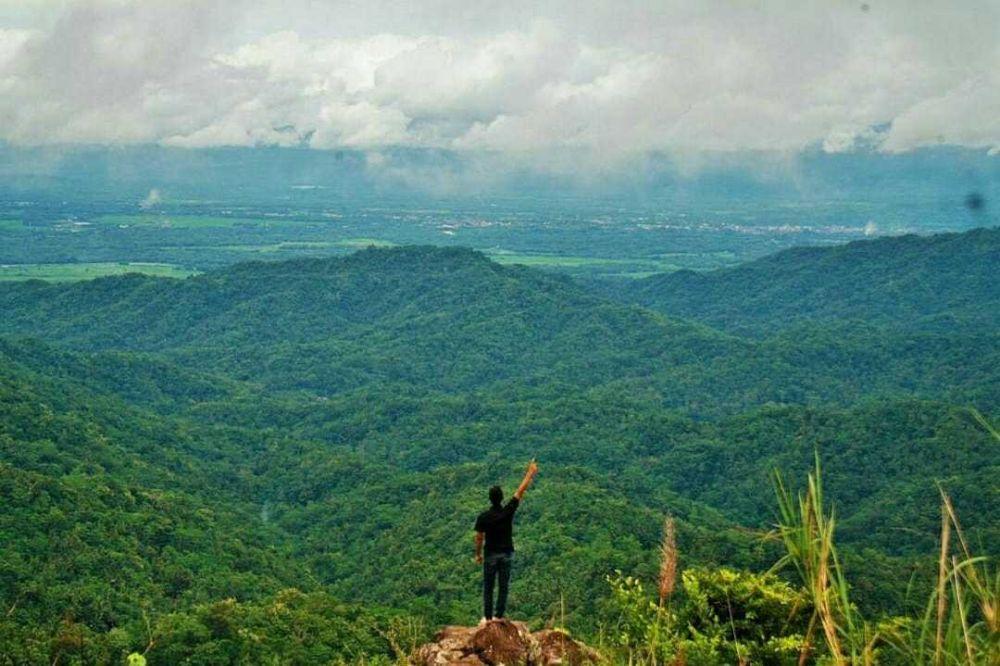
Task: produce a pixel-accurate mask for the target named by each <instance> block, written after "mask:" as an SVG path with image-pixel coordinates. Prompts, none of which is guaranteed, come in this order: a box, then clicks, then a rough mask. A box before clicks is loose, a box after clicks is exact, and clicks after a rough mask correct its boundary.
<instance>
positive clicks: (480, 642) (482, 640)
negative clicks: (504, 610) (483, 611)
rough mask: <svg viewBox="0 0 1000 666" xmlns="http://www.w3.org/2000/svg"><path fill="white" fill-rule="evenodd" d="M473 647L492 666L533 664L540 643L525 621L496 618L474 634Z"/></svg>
mask: <svg viewBox="0 0 1000 666" xmlns="http://www.w3.org/2000/svg"><path fill="white" fill-rule="evenodd" d="M472 648H473V650H475V651H476V654H477V655H479V658H480V659H482V660H483V661H485V662H486V663H487V664H491V666H498V665H499V664H504V665H505V666H513V665H514V664H518V665H520V664H533V663H536V661H535V660H534V659H533V658H532V657H534V656H535V653H537V651H538V645H537V643H536V642H535V641H533V640H532V637H531V633H530V632H529V631H528V627H527V625H525V624H524V623H523V622H511V621H510V620H495V621H493V622H487V623H486V625H485V626H483V627H482V628H481V629H479V631H477V632H476V633H475V634H473V636H472Z"/></svg>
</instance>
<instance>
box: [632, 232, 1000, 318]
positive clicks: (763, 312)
mask: <svg viewBox="0 0 1000 666" xmlns="http://www.w3.org/2000/svg"><path fill="white" fill-rule="evenodd" d="M618 296H619V297H620V298H622V299H624V300H626V301H628V302H632V303H638V304H641V305H644V306H646V307H650V308H653V309H655V310H658V311H660V312H663V313H665V314H667V315H669V316H672V317H684V318H690V319H695V320H697V321H701V322H703V323H706V324H709V325H711V326H714V327H718V328H721V329H723V330H726V331H730V332H734V333H748V334H753V335H766V334H768V333H773V332H776V331H779V330H781V329H785V328H788V327H789V326H792V325H796V324H801V323H803V322H817V321H830V320H859V321H864V322H867V323H870V324H879V325H885V326H890V327H897V328H905V329H907V330H932V331H946V332H951V331H955V330H991V331H997V330H1000V228H992V229H974V230H972V231H968V232H965V233H958V234H938V235H933V236H900V237H894V238H878V239H873V240H865V241H855V242H852V243H848V244H846V245H839V246H835V247H802V248H793V249H790V250H784V251H781V252H778V253H776V254H774V255H771V256H768V257H764V258H763V259H759V260H756V261H752V262H750V263H747V264H744V265H741V266H738V267H736V268H731V269H723V270H717V271H712V272H708V273H696V272H693V271H678V272H676V273H668V274H662V275H656V276H652V277H649V278H645V279H642V280H637V281H635V282H634V283H630V284H625V285H623V286H622V289H621V291H620V292H619V293H618Z"/></svg>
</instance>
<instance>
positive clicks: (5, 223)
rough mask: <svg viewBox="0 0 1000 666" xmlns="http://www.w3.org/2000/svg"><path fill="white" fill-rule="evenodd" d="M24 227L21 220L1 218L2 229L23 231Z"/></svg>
mask: <svg viewBox="0 0 1000 666" xmlns="http://www.w3.org/2000/svg"><path fill="white" fill-rule="evenodd" d="M24 228H25V226H24V223H23V222H21V220H9V219H0V231H22V230H24Z"/></svg>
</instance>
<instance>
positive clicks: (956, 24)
mask: <svg viewBox="0 0 1000 666" xmlns="http://www.w3.org/2000/svg"><path fill="white" fill-rule="evenodd" d="M0 140H2V141H6V142H8V143H12V144H52V143H56V144H60V143H99V144H121V143H160V144H163V145H170V146H181V147H204V146H220V145H238V146H253V145H309V146H312V147H314V148H320V149H323V148H354V149H360V150H373V151H375V150H378V149H380V148H385V147H390V146H410V147H433V148H442V149H448V150H456V151H470V152H476V151H489V152H492V153H493V154H512V155H513V154H520V155H525V154H544V153H558V152H560V151H567V150H569V149H572V150H573V151H583V152H587V153H591V154H597V155H602V156H614V155H632V154H636V153H643V152H647V151H663V152H668V153H670V152H674V153H697V152H699V151H737V152H738V151H747V150H753V151H759V150H765V151H777V152H795V151H800V150H804V149H814V148H816V147H821V148H822V149H824V150H827V151H830V152H837V151H847V150H859V149H864V150H871V149H876V150H882V151H886V152H902V151H909V150H912V149H915V148H919V147H922V146H928V145H941V144H952V145H960V146H966V147H971V148H977V149H982V150H984V151H992V152H993V153H994V154H995V153H997V152H998V150H1000V3H998V2H996V1H995V0H987V1H986V2H966V1H965V0H949V1H947V2H940V3H938V2H934V1H933V0H920V1H919V2H883V1H880V0H866V1H865V2H851V1H843V2H841V1H839V0H827V1H826V2H816V3H811V2H804V1H802V0H796V1H792V2H777V1H775V2H771V1H768V0H765V1H757V2H750V1H749V0H747V1H742V2H737V1H735V0H734V1H732V2H722V1H719V2H706V1H704V0H699V1H692V2H686V1H678V2H673V1H655V0H647V1H645V2H628V1H627V0H614V1H609V2H605V1H603V0H601V1H594V2H586V1H584V2H578V1H567V2H561V1H551V2H544V1H542V2H538V1H535V2H521V1H520V0H513V1H508V2H495V1H493V0H490V1H489V2H479V1H478V0H460V1H444V0H440V1H433V2H423V3H418V2H401V1H394V2H383V1H379V0H363V1H356V2H320V1H318V0H312V1H307V0H282V1H280V2H269V1H267V0H264V1H255V2H242V1H240V0H227V1H225V2H215V1H212V0H206V1H200V2H185V1H184V0H141V1H138V2H126V1H122V0H117V1H92V0H86V1H79V2H77V1H57V0H0Z"/></svg>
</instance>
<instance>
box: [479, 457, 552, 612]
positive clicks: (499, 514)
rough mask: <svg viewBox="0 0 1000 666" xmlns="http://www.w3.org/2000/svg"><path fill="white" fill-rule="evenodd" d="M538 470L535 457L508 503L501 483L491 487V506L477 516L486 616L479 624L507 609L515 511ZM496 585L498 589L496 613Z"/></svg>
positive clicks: (512, 556)
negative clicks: (505, 501)
mask: <svg viewBox="0 0 1000 666" xmlns="http://www.w3.org/2000/svg"><path fill="white" fill-rule="evenodd" d="M537 473H538V464H537V463H536V462H535V459H534V458H532V459H531V462H530V463H528V470H527V471H526V472H525V474H524V479H523V480H522V481H521V485H520V486H518V487H517V490H516V491H515V492H514V496H513V497H512V498H511V499H510V501H509V502H507V503H506V504H504V503H503V489H502V488H500V486H493V487H492V488H490V491H489V497H490V508H489V509H487V510H486V511H483V512H482V513H481V514H479V517H478V518H476V527H475V530H476V535H475V544H476V563H477V564H482V565H483V619H482V620H480V624H485V623H486V622H489V621H491V620H493V619H494V617H495V618H496V619H498V620H499V619H503V617H504V613H505V612H506V611H507V592H508V590H509V588H510V569H511V565H512V564H513V561H514V513H515V512H516V511H517V507H518V506H520V505H521V499H522V498H523V497H524V493H525V492H526V491H527V490H528V486H530V485H531V482H532V481H533V480H534V478H535V474H537ZM484 546H485V555H484V552H483V551H484ZM497 582H499V585H497ZM494 587H498V588H499V590H498V591H497V602H496V615H495V616H494V613H493V609H494V607H493V589H494Z"/></svg>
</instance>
